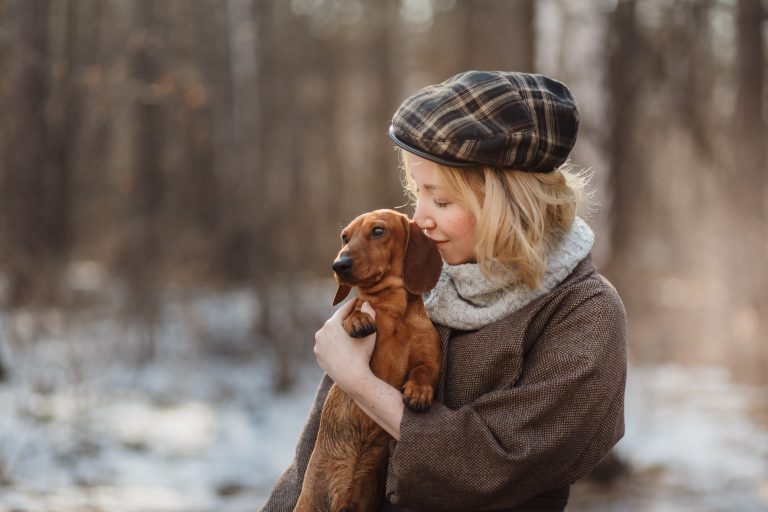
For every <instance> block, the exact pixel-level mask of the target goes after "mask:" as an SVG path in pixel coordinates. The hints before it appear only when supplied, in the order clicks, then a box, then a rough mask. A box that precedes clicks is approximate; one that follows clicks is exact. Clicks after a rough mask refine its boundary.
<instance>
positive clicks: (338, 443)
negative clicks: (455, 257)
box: [294, 210, 442, 512]
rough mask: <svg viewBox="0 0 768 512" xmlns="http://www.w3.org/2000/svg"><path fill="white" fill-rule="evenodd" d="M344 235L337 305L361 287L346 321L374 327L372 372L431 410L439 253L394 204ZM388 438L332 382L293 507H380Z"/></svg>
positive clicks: (411, 402)
mask: <svg viewBox="0 0 768 512" xmlns="http://www.w3.org/2000/svg"><path fill="white" fill-rule="evenodd" d="M341 239H342V248H341V251H340V252H339V255H338V257H337V258H336V261H334V263H333V270H334V272H335V273H336V280H337V281H338V283H339V289H338V291H337V292H336V297H335V298H334V305H336V304H338V303H339V302H341V301H342V300H343V299H344V298H345V297H346V296H347V295H348V294H349V292H350V289H351V288H352V287H356V288H357V289H358V295H357V299H356V301H357V302H356V304H355V307H354V311H353V312H352V313H351V314H350V315H349V316H348V317H347V318H346V319H345V320H344V321H343V325H344V328H345V329H346V331H347V332H348V333H349V334H350V335H351V336H354V337H358V338H360V337H364V336H367V335H369V334H371V333H373V332H376V333H377V335H376V347H375V348H374V351H373V356H372V357H371V369H372V370H373V373H374V374H375V375H376V376H377V377H379V378H380V379H382V380H384V381H386V382H388V383H389V384H390V385H392V386H394V387H396V388H398V389H402V390H403V402H404V403H405V404H406V406H408V407H410V408H411V409H413V410H416V411H421V410H426V409H427V408H429V406H430V405H432V396H433V392H434V389H435V385H436V384H437V378H438V376H439V373H440V340H439V338H438V335H437V332H436V331H435V328H434V327H433V326H432V322H430V320H429V317H428V316H427V313H426V311H425V310H424V303H423V302H422V300H421V294H422V293H425V292H427V291H429V290H431V289H432V288H433V287H434V286H435V284H436V283H437V280H438V279H439V277H440V269H441V268H442V260H441V259H440V253H439V252H438V251H437V248H436V247H435V244H434V243H433V242H432V241H431V240H430V239H429V238H428V237H427V236H426V235H424V233H422V232H421V230H420V229H419V228H418V227H417V226H416V224H415V223H413V222H411V221H410V220H409V219H408V217H406V216H405V215H403V214H402V213H399V212H396V211H394V210H376V211H374V212H371V213H367V214H364V215H361V216H359V217H357V218H356V219H355V220H353V221H352V222H351V223H350V224H349V225H348V226H347V227H346V228H344V230H343V231H342V232H341ZM364 301H368V302H369V303H370V304H371V306H373V309H374V311H376V323H375V324H374V322H373V319H372V318H371V317H370V316H369V315H368V314H366V313H363V312H362V311H360V308H361V307H362V304H363V302H364ZM390 439H391V437H390V435H389V434H388V433H387V432H386V431H384V429H382V428H381V427H380V426H379V425H378V424H377V423H375V422H374V421H373V420H371V419H370V418H369V417H368V416H367V415H366V414H365V413H364V412H363V411H361V410H360V409H359V408H358V407H357V405H355V403H354V402H353V401H352V399H351V398H349V397H348V396H347V394H346V393H344V391H342V390H341V388H339V387H338V386H336V385H335V384H334V385H333V386H332V387H331V389H330V391H329V392H328V397H327V398H326V400H325V404H324V405H323V411H322V414H321V416H320V428H319V430H318V433H317V441H316V443H315V448H314V451H313V452H312V455H311V457H310V459H309V465H308V466H307V471H306V474H305V476H304V484H303V485H302V488H301V495H300V496H299V500H298V502H297V504H296V507H295V508H294V512H317V511H323V512H368V511H375V510H378V508H379V505H380V503H381V500H382V497H383V491H384V487H383V480H382V479H383V477H384V469H385V467H386V461H387V457H388V455H389V446H388V445H389V441H390Z"/></svg>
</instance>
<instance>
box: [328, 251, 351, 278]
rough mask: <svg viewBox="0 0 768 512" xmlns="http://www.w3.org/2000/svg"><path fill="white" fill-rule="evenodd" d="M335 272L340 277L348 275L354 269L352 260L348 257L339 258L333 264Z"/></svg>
mask: <svg viewBox="0 0 768 512" xmlns="http://www.w3.org/2000/svg"><path fill="white" fill-rule="evenodd" d="M332 268H333V271H334V272H336V273H337V274H339V275H342V274H346V273H348V272H349V271H350V270H351V269H352V258H350V257H349V256H347V255H344V256H339V258H338V259H337V260H336V261H334V262H333V267H332Z"/></svg>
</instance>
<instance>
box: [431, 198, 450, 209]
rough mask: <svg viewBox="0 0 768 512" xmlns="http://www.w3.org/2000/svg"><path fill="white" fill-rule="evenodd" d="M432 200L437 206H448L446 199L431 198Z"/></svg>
mask: <svg viewBox="0 0 768 512" xmlns="http://www.w3.org/2000/svg"><path fill="white" fill-rule="evenodd" d="M432 202H433V203H434V204H435V206H437V207H438V208H445V207H446V206H448V201H440V200H439V199H433V200H432Z"/></svg>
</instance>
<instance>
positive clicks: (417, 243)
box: [403, 218, 443, 295]
mask: <svg viewBox="0 0 768 512" xmlns="http://www.w3.org/2000/svg"><path fill="white" fill-rule="evenodd" d="M404 222H405V224H406V232H405V233H406V247H405V257H404V258H403V283H404V284H405V288H406V289H407V290H408V291H409V292H411V293H413V294H417V295H418V294H421V293H426V292H428V291H429V290H431V289H432V288H434V287H435V285H436V284H437V281H438V279H440V271H441V270H442V268H443V260H442V258H440V252H439V251H438V250H437V246H436V245H435V242H433V241H432V240H431V239H430V238H429V237H428V236H427V235H425V234H424V233H422V231H421V230H420V229H419V227H418V226H417V225H416V223H415V222H413V221H410V220H408V219H407V218H406V219H404Z"/></svg>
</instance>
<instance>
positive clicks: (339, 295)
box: [333, 283, 352, 306]
mask: <svg viewBox="0 0 768 512" xmlns="http://www.w3.org/2000/svg"><path fill="white" fill-rule="evenodd" d="M350 290H352V287H351V286H349V285H347V284H343V283H342V284H340V285H339V288H338V289H337V290H336V296H335V297H334V298H333V305H334V306H335V305H336V304H338V303H339V302H341V301H343V300H344V299H346V298H347V295H349V292H350Z"/></svg>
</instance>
